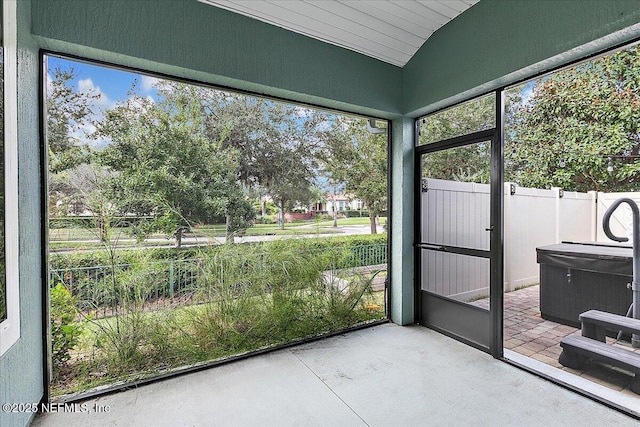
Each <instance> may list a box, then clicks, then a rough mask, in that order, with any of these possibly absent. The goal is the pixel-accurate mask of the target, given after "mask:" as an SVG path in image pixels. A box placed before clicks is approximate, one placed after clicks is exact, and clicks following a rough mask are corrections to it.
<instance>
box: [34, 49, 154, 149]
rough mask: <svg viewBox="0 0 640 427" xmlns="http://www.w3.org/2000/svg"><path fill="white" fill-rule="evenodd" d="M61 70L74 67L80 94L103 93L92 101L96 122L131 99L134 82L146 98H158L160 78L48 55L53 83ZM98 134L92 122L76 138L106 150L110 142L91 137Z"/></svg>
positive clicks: (48, 72)
mask: <svg viewBox="0 0 640 427" xmlns="http://www.w3.org/2000/svg"><path fill="white" fill-rule="evenodd" d="M57 67H60V68H61V69H63V70H68V69H70V68H72V69H73V71H74V76H75V77H74V79H73V80H72V82H71V83H72V85H73V87H74V88H75V89H76V90H77V91H79V92H92V93H94V94H99V95H100V97H99V98H98V99H93V100H92V101H91V109H92V110H93V112H94V114H93V117H92V119H93V120H94V121H99V120H100V119H101V118H102V116H103V113H104V111H106V110H108V109H110V108H113V107H114V106H115V105H116V103H117V102H119V101H124V100H126V99H127V91H129V89H131V85H132V84H133V82H134V81H137V82H138V88H139V93H140V95H142V96H146V97H150V98H151V99H154V100H155V98H156V96H157V90H156V89H155V88H154V87H153V85H154V83H156V82H157V81H158V79H157V78H155V77H151V76H147V75H141V74H137V73H132V72H128V71H123V70H118V69H114V68H109V67H105V66H102V65H91V64H88V63H85V62H79V61H71V60H68V59H62V58H58V57H55V56H47V79H48V80H51V78H52V77H51V76H52V75H53V70H55V69H56V68H57ZM94 131H95V126H94V125H93V124H91V123H83V124H81V125H80V127H79V129H77V130H76V131H75V132H74V133H73V136H74V137H75V138H77V139H78V140H80V141H83V142H86V143H88V144H89V145H91V146H92V147H96V148H97V147H104V146H105V145H107V144H108V143H109V141H106V140H103V139H90V138H87V135H89V134H91V133H93V132H94Z"/></svg>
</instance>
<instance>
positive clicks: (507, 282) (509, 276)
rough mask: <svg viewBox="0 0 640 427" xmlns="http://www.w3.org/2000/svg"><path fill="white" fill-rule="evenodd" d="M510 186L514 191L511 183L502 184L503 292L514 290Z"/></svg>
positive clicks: (511, 194)
mask: <svg viewBox="0 0 640 427" xmlns="http://www.w3.org/2000/svg"><path fill="white" fill-rule="evenodd" d="M512 186H513V188H514V189H515V184H514V183H511V182H505V183H504V186H503V188H504V192H503V194H504V234H503V238H504V290H505V292H509V291H512V290H513V289H514V288H515V284H514V283H513V272H512V271H511V259H512V254H511V250H512V247H511V198H512V197H514V195H515V194H514V193H513V192H512V190H511V189H512Z"/></svg>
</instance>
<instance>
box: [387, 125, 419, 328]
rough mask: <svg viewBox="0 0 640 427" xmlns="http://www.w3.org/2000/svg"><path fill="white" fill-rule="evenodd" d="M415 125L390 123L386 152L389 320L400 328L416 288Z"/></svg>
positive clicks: (410, 317)
mask: <svg viewBox="0 0 640 427" xmlns="http://www.w3.org/2000/svg"><path fill="white" fill-rule="evenodd" d="M414 124H415V121H414V120H413V119H410V118H399V119H394V120H392V122H391V128H392V132H391V141H390V147H389V148H390V150H389V159H390V162H391V167H390V179H389V181H390V187H391V191H390V192H389V196H390V198H391V200H390V202H389V207H390V210H391V224H390V226H389V230H391V238H390V242H391V250H390V251H389V257H388V263H389V266H390V276H391V289H390V294H389V295H390V302H389V305H390V309H391V320H392V321H393V322H394V323H397V324H400V325H407V324H410V323H413V322H414V321H415V317H414V316H415V306H414V304H415V301H416V300H417V298H416V289H417V287H414V258H415V257H414V256H413V254H414V250H413V239H414V215H415V210H414V189H415V186H414V181H413V180H414V179H417V177H414V147H415V145H414Z"/></svg>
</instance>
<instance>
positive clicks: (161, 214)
mask: <svg viewBox="0 0 640 427" xmlns="http://www.w3.org/2000/svg"><path fill="white" fill-rule="evenodd" d="M192 95H193V93H191V87H189V86H187V85H182V84H179V85H176V86H172V87H171V88H164V90H163V91H161V92H160V96H159V100H158V101H155V102H154V101H153V100H151V99H149V98H145V97H142V96H140V95H137V94H136V93H135V88H134V91H133V92H132V93H131V95H130V96H129V98H128V99H127V100H126V101H124V102H121V103H119V104H118V105H117V106H116V107H115V108H113V109H111V110H109V111H107V112H106V114H105V117H104V119H103V120H102V121H101V122H100V123H99V124H98V126H97V133H96V135H97V136H99V137H102V138H108V139H109V140H110V144H108V145H107V147H106V148H105V149H104V150H103V151H101V152H100V153H99V162H100V164H102V165H104V166H107V167H108V168H110V170H112V171H115V172H116V173H115V174H113V175H111V176H109V177H108V178H107V180H106V182H105V183H104V189H105V192H106V194H107V196H108V198H109V199H110V200H112V201H114V203H117V204H118V205H119V208H120V214H135V215H138V216H141V217H149V218H150V219H148V220H146V221H142V222H140V223H139V228H138V230H137V231H138V232H140V233H141V234H142V235H144V234H145V233H148V232H151V231H155V230H161V231H164V232H165V233H166V234H168V235H174V236H176V238H177V241H178V243H179V242H180V237H181V235H182V231H183V229H184V228H185V227H190V226H191V225H193V224H195V223H200V222H202V223H211V222H214V221H215V220H216V219H219V218H224V217H225V216H226V215H227V214H228V213H230V215H231V217H232V218H234V219H235V221H236V222H235V223H231V224H229V225H230V226H231V227H243V226H244V227H246V226H247V225H248V222H249V221H251V220H252V219H253V217H254V216H255V213H254V212H253V208H252V206H251V203H250V202H249V201H247V200H246V199H245V198H244V195H243V192H242V187H241V185H240V183H239V181H238V155H237V152H236V151H235V150H232V149H229V148H227V149H225V148H223V146H222V142H221V141H219V140H213V139H210V138H207V136H206V134H205V132H204V131H205V127H204V123H203V121H202V116H201V115H200V111H199V109H198V108H197V107H198V104H197V100H196V101H194V99H195V98H194V97H193V96H192Z"/></svg>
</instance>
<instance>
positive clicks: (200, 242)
mask: <svg viewBox="0 0 640 427" xmlns="http://www.w3.org/2000/svg"><path fill="white" fill-rule="evenodd" d="M305 227H308V228H309V234H295V235H280V236H276V235H265V236H243V237H235V238H234V240H233V242H234V243H248V242H267V241H270V240H277V239H306V238H318V237H336V236H350V235H354V234H370V233H371V228H370V227H369V225H347V226H339V227H337V229H338V230H339V231H338V232H337V233H336V232H335V231H334V230H336V229H335V228H333V227H320V228H319V229H318V228H317V227H315V226H311V225H310V226H305ZM323 229H324V230H332V232H330V233H322V230H323ZM121 240H131V241H133V239H121ZM77 242H87V243H99V241H98V240H82V241H73V243H77ZM145 242H150V243H151V242H152V243H154V244H150V245H148V246H145V245H144V244H142V245H139V246H135V247H132V246H121V247H120V248H119V249H147V248H162V247H173V246H174V241H173V240H170V239H164V238H152V239H146V240H145ZM223 243H225V238H224V237H202V236H201V237H192V236H185V237H183V238H182V247H197V246H209V245H220V244H223ZM91 250H98V249H83V251H91ZM77 251H78V249H50V252H55V253H57V254H65V253H72V252H77Z"/></svg>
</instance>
